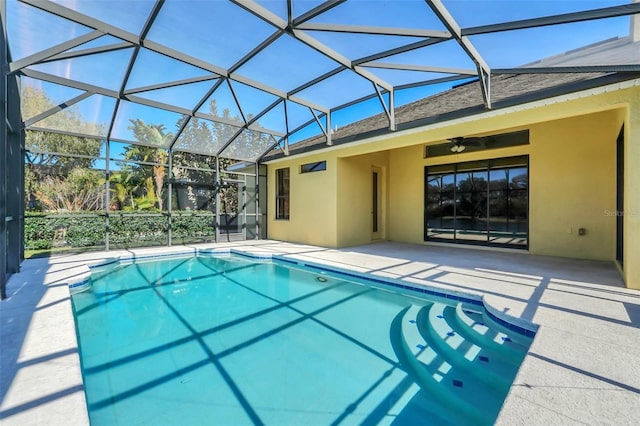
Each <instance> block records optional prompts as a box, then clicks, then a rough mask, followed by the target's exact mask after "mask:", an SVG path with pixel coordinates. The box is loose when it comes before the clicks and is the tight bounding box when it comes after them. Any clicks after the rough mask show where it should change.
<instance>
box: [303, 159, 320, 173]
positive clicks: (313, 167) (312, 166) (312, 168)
mask: <svg viewBox="0 0 640 426" xmlns="http://www.w3.org/2000/svg"><path fill="white" fill-rule="evenodd" d="M323 170H327V162H326V161H318V162H316V163H309V164H303V165H302V166H300V173H311V172H321V171H323Z"/></svg>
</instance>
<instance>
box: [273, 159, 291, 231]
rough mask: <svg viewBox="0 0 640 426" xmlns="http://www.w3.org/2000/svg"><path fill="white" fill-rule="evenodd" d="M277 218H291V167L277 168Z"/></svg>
mask: <svg viewBox="0 0 640 426" xmlns="http://www.w3.org/2000/svg"><path fill="white" fill-rule="evenodd" d="M276 219H287V220H288V219H289V168H288V167H287V168H286V169H278V170H276Z"/></svg>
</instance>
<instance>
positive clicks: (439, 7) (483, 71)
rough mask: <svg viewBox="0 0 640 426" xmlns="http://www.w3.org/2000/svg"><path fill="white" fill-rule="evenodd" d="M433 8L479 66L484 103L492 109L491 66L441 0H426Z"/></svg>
mask: <svg viewBox="0 0 640 426" xmlns="http://www.w3.org/2000/svg"><path fill="white" fill-rule="evenodd" d="M425 1H426V2H427V4H428V5H429V7H430V8H431V10H433V12H434V13H435V14H436V16H437V17H438V18H439V19H440V21H442V23H443V24H444V26H445V27H446V28H447V30H449V32H451V34H452V36H453V38H454V39H455V40H456V41H457V42H458V44H459V45H460V47H462V49H463V50H464V51H465V52H466V54H467V55H468V56H469V57H470V58H471V60H472V61H473V63H474V64H476V67H477V68H478V77H479V78H480V86H481V87H482V97H483V98H484V104H485V106H486V107H487V108H488V109H491V68H490V67H489V65H488V64H487V63H486V62H485V60H484V59H483V58H482V56H481V55H480V53H479V52H478V51H477V50H476V48H475V47H474V46H473V43H471V40H469V38H468V37H466V36H463V35H462V30H461V29H460V26H459V25H458V23H457V22H456V20H455V19H454V18H453V16H451V14H450V13H449V11H448V10H447V8H446V7H445V6H444V4H442V1H441V0H425Z"/></svg>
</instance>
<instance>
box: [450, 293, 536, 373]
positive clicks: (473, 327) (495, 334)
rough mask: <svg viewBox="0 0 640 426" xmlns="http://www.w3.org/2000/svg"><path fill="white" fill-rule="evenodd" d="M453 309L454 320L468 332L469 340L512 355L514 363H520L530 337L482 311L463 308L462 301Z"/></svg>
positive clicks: (529, 342)
mask: <svg viewBox="0 0 640 426" xmlns="http://www.w3.org/2000/svg"><path fill="white" fill-rule="evenodd" d="M455 309H456V310H455V313H456V315H455V320H456V322H457V323H458V325H459V326H461V327H464V329H465V330H467V331H468V332H469V337H470V339H471V340H473V341H474V342H477V344H478V345H479V346H482V347H486V348H490V349H492V350H496V351H498V352H499V353H502V354H505V355H508V356H509V357H514V358H515V360H516V363H517V364H520V362H521V360H522V358H524V356H525V354H526V352H527V349H526V348H528V347H529V345H530V344H531V338H529V337H526V336H522V335H520V334H518V333H514V332H512V331H510V330H508V329H506V328H505V327H503V326H502V325H500V324H498V323H497V322H495V321H493V320H492V319H491V318H490V317H489V316H488V315H486V314H484V313H481V312H477V311H472V310H469V309H465V308H464V307H463V305H462V303H458V305H456V308H455Z"/></svg>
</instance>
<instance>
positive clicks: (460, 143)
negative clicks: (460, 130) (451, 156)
mask: <svg viewBox="0 0 640 426" xmlns="http://www.w3.org/2000/svg"><path fill="white" fill-rule="evenodd" d="M484 139H485V138H479V137H471V138H465V137H462V136H456V137H454V138H450V139H447V140H448V141H449V142H450V144H451V147H450V148H449V150H450V151H451V152H455V153H459V152H462V151H464V150H465V149H467V146H470V145H482V143H483V142H484Z"/></svg>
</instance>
